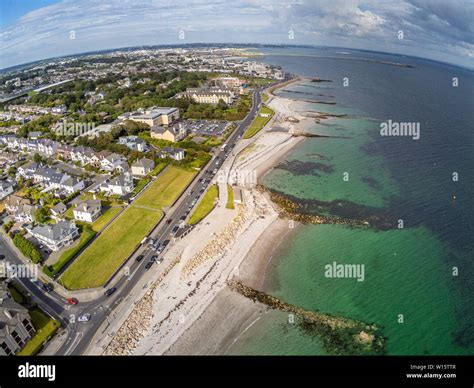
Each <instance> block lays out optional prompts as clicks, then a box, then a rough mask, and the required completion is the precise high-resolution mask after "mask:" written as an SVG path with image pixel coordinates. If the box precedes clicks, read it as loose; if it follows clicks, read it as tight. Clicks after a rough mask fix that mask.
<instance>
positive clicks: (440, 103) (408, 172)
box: [227, 47, 474, 355]
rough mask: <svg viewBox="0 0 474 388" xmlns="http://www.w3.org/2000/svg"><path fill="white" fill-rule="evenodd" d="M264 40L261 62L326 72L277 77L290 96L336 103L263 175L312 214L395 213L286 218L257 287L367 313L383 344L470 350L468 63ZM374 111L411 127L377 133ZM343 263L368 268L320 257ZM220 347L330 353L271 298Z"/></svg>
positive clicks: (473, 236)
mask: <svg viewBox="0 0 474 388" xmlns="http://www.w3.org/2000/svg"><path fill="white" fill-rule="evenodd" d="M259 51H261V52H263V56H261V57H259V58H258V60H259V61H262V62H265V63H268V64H271V65H275V66H281V68H282V69H283V70H284V71H286V72H289V73H292V74H297V75H300V76H305V77H310V78H319V79H322V80H327V81H328V82H312V81H311V80H307V81H304V82H301V83H298V84H292V85H290V86H287V87H284V88H282V89H281V90H279V91H278V92H277V94H278V95H280V96H282V97H287V98H291V99H293V100H295V102H294V103H293V104H292V107H293V108H295V109H296V110H298V111H302V112H326V113H330V114H335V115H342V116H338V117H332V118H330V119H328V120H322V121H321V122H320V123H316V121H315V123H314V125H312V126H311V127H310V128H308V129H307V131H308V132H310V133H313V134H318V135H327V136H328V137H311V138H308V139H307V140H306V141H305V142H303V143H301V145H299V146H298V147H297V148H295V149H294V150H293V151H292V152H291V153H290V154H289V155H288V156H287V157H286V158H285V159H284V160H282V161H281V162H280V163H279V164H278V165H277V166H276V167H275V168H274V169H273V170H272V171H271V172H270V173H268V174H267V175H266V176H265V177H263V181H262V183H263V184H264V185H265V186H266V187H268V188H269V189H271V190H274V191H277V192H279V193H280V194H283V195H285V196H287V197H288V198H290V199H292V200H293V201H296V202H297V203H299V204H300V205H301V206H302V209H303V210H304V212H305V213H307V214H326V215H327V214H330V215H337V216H339V217H344V218H352V217H355V218H357V217H363V216H364V215H366V214H378V213H380V214H384V215H388V216H389V217H390V219H392V220H395V223H394V224H393V225H391V226H390V227H375V228H357V227H350V226H346V225H334V224H325V225H315V224H305V225H302V226H298V227H295V228H294V230H292V231H291V233H290V234H289V237H288V238H287V239H286V240H285V241H283V242H282V244H281V246H280V249H279V251H278V253H277V254H274V255H273V257H272V258H271V259H272V260H271V264H270V266H269V269H268V271H267V278H266V282H265V285H264V291H266V292H267V293H269V294H271V295H274V296H277V297H279V298H281V299H282V300H284V301H286V302H288V303H292V304H294V305H297V306H300V307H303V308H305V309H308V310H313V311H321V312H325V313H329V314H334V315H341V316H345V317H350V318H354V319H358V320H361V321H364V322H370V323H372V322H373V323H376V324H377V325H379V326H380V327H381V328H382V333H383V335H384V336H385V338H386V350H385V352H386V354H390V355H465V354H469V355H472V354H474V300H473V299H474V298H473V297H474V72H473V71H472V70H469V69H466V68H461V67H457V66H453V65H449V64H445V63H440V62H434V61H430V60H425V59H421V58H415V57H407V56H401V55H390V54H385V53H377V52H371V51H359V50H350V49H338V48H283V47H282V48H275V47H272V48H265V49H259ZM397 64H407V65H410V67H406V66H399V65H397ZM329 81H330V82H329ZM389 120H390V121H389ZM382 123H391V124H393V123H398V124H400V125H402V126H403V125H405V124H407V123H409V124H410V125H411V124H413V126H412V127H410V126H409V125H408V126H405V128H417V127H418V129H419V133H418V135H419V136H415V135H414V134H415V132H408V131H406V133H405V134H406V136H401V135H399V134H398V135H397V133H396V132H395V133H393V132H392V133H391V135H386V136H385V135H384V136H383V135H382V134H383V132H381V128H382V125H383V124H382ZM392 128H393V126H392ZM402 133H403V132H402ZM410 133H411V136H410ZM417 137H419V138H417ZM289 227H291V223H289ZM338 264H343V265H345V264H350V265H352V264H356V265H360V266H363V268H364V278H363V279H362V280H361V279H357V278H355V277H351V276H350V273H349V274H348V276H345V277H344V276H343V277H337V276H333V277H330V276H329V275H328V273H327V271H326V269H327V266H328V265H338ZM227 353H228V354H250V355H325V354H327V353H326V351H325V350H324V349H323V347H322V345H321V341H320V339H319V338H318V337H314V336H311V335H308V334H306V333H305V332H304V331H302V330H301V329H300V328H299V326H298V324H297V323H296V322H295V321H294V320H293V319H291V316H289V315H288V314H287V313H285V312H281V311H273V310H272V311H269V312H268V313H266V314H264V315H263V316H262V317H261V318H260V319H259V320H257V321H256V322H254V323H253V324H252V325H251V326H250V327H248V328H247V329H246V330H245V331H244V332H243V333H241V334H240V335H239V337H238V338H237V340H236V341H235V343H234V344H233V346H232V347H231V348H230V349H229V350H228V352H227Z"/></svg>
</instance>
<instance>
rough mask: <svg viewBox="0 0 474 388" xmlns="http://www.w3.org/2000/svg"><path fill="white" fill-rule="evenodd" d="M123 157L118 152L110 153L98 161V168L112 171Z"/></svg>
mask: <svg viewBox="0 0 474 388" xmlns="http://www.w3.org/2000/svg"><path fill="white" fill-rule="evenodd" d="M124 160H125V159H124V158H123V157H122V156H120V155H118V154H115V153H114V154H110V155H109V156H107V157H106V158H104V159H102V160H101V162H100V168H101V169H102V170H105V171H114V170H115V169H116V168H117V167H118V166H119V165H120V164H121V163H122V162H123V161H124Z"/></svg>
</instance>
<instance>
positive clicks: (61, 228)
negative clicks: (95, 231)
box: [26, 221, 79, 251]
mask: <svg viewBox="0 0 474 388" xmlns="http://www.w3.org/2000/svg"><path fill="white" fill-rule="evenodd" d="M26 230H27V231H28V232H29V233H30V234H31V235H32V236H33V237H35V238H36V239H37V240H38V241H39V242H41V243H42V244H44V245H46V246H47V247H48V248H49V249H51V250H52V251H59V250H60V249H61V248H62V247H64V246H66V245H69V244H71V243H72V242H73V241H74V239H75V238H76V237H77V236H79V231H78V229H77V226H76V224H75V223H74V221H71V222H69V221H60V222H58V223H57V224H54V225H39V226H35V227H27V228H26Z"/></svg>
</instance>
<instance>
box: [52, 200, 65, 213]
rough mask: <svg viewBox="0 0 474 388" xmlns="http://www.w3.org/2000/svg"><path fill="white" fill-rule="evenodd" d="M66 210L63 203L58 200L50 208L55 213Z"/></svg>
mask: <svg viewBox="0 0 474 388" xmlns="http://www.w3.org/2000/svg"><path fill="white" fill-rule="evenodd" d="M66 210H67V207H66V205H65V204H64V203H62V202H58V203H57V204H56V205H54V206H53V207H52V208H51V211H52V212H54V213H56V214H63V213H64V212H65V211H66Z"/></svg>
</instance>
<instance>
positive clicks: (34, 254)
mask: <svg viewBox="0 0 474 388" xmlns="http://www.w3.org/2000/svg"><path fill="white" fill-rule="evenodd" d="M13 244H15V246H16V247H17V248H18V249H19V250H20V251H21V253H23V254H24V255H25V256H26V257H28V258H29V259H30V260H31V261H32V262H33V263H35V264H37V263H40V262H41V254H40V252H39V251H38V249H36V247H35V246H34V245H33V244H32V243H31V242H30V241H28V240H27V239H26V238H24V237H23V236H21V235H20V234H19V233H17V234H15V237H13Z"/></svg>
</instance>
